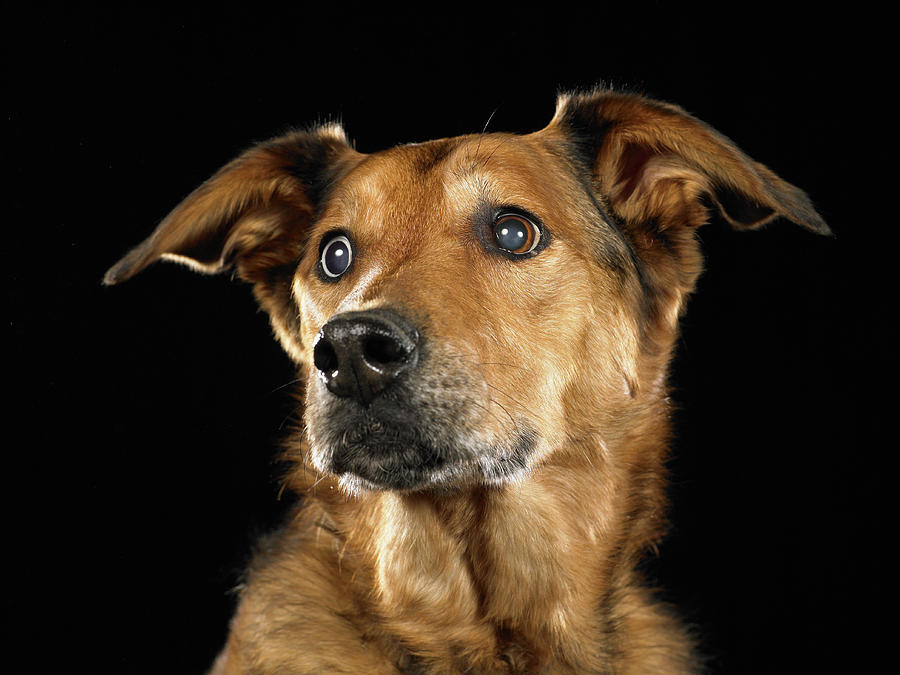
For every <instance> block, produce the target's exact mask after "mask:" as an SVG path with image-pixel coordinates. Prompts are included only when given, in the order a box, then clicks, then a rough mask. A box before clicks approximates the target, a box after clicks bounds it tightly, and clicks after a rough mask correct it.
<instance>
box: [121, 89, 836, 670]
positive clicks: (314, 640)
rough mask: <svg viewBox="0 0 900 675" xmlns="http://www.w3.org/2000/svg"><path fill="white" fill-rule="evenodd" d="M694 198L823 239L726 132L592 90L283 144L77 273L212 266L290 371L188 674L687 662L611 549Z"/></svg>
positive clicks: (680, 638) (630, 494)
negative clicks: (270, 531)
mask: <svg viewBox="0 0 900 675" xmlns="http://www.w3.org/2000/svg"><path fill="white" fill-rule="evenodd" d="M711 212H715V213H717V214H719V215H721V216H722V217H723V218H724V219H725V220H726V221H727V222H728V223H730V224H731V225H732V226H734V227H735V228H738V229H752V228H756V227H759V226H761V225H763V224H764V223H766V222H768V221H770V220H772V219H773V218H775V217H778V216H782V217H784V218H787V219H788V220H791V221H793V222H794V223H797V224H798V225H801V226H803V227H805V228H807V229H809V230H811V231H813V232H817V233H821V234H827V233H828V232H829V230H828V228H827V226H826V225H825V223H824V222H823V221H822V219H821V218H820V217H819V216H818V215H817V214H816V212H815V211H814V210H813V208H812V206H811V205H810V203H809V200H808V199H807V197H806V196H805V195H804V193H803V192H801V191H800V190H798V189H797V188H795V187H793V186H792V185H789V184H788V183H786V182H784V181H783V180H781V179H780V178H778V177H777V176H775V175H774V174H773V173H772V172H771V171H769V170H768V169H767V168H766V167H764V166H762V165H761V164H757V163H756V162H754V161H752V160H751V159H750V158H748V157H747V156H746V155H744V154H743V153H741V151H740V150H738V149H737V148H736V147H735V146H734V145H733V144H732V143H731V142H730V141H729V140H728V139H726V138H724V137H723V136H721V135H720V134H718V133H717V132H715V131H713V130H712V129H710V128H709V127H707V126H705V125H704V124H702V123H701V122H699V121H697V120H696V119H694V118H693V117H691V116H690V115H688V114H686V113H685V112H684V111H682V110H681V109H679V108H677V107H675V106H672V105H668V104H664V103H659V102H656V101H652V100H648V99H645V98H642V97H639V96H636V95H631V94H626V93H618V92H614V91H609V90H596V91H593V92H591V93H587V94H579V95H571V96H562V97H561V98H560V99H559V102H558V106H557V110H556V115H555V116H554V118H553V119H552V121H551V122H550V124H549V125H548V126H547V127H546V128H545V129H543V130H542V131H539V132H537V133H533V134H530V135H527V136H515V135H509V134H482V135H473V136H463V137H459V138H452V139H445V140H439V141H433V142H430V143H423V144H413V145H406V146H401V147H397V148H394V149H391V150H387V151H384V152H379V153H376V154H372V155H362V154H360V153H358V152H356V151H355V150H353V148H352V147H351V146H350V145H349V144H348V142H347V140H346V138H345V136H344V134H343V131H342V130H341V129H340V128H338V127H336V126H326V127H322V128H317V129H315V130H312V131H308V132H298V133H293V134H289V135H287V136H284V137H281V138H276V139H274V140H272V141H270V142H267V143H264V144H261V145H259V146H256V147H254V148H252V149H250V150H248V151H247V152H246V153H244V154H243V155H241V156H240V157H238V158H237V159H236V160H234V161H233V162H231V163H230V164H228V165H227V166H225V167H224V168H223V169H222V170H220V171H219V172H218V173H217V174H216V175H215V176H213V178H211V179H210V180H209V181H208V182H207V183H205V184H204V185H203V186H201V187H200V188H198V189H197V190H196V191H195V192H194V193H193V194H191V195H190V196H189V197H188V198H187V199H186V200H185V201H184V202H183V203H182V204H181V205H179V206H178V207H177V208H176V209H175V210H174V211H173V212H172V213H171V214H170V215H169V216H168V217H167V218H166V219H165V220H164V221H163V222H162V224H161V225H160V226H159V228H158V229H157V230H156V231H155V232H154V233H153V235H152V236H151V237H150V238H149V239H147V240H146V241H145V242H144V243H143V244H141V245H140V246H138V247H137V248H136V249H134V250H133V251H131V252H130V253H129V254H128V255H127V256H125V258H123V259H122V261H121V262H119V263H118V264H117V265H116V266H115V267H113V268H112V269H111V270H110V271H109V272H108V273H107V276H106V279H105V280H106V282H107V283H109V284H112V283H116V282H119V281H122V280H124V279H127V278H129V277H131V276H133V275H134V274H137V273H138V272H140V271H141V270H142V269H144V268H145V267H147V266H148V265H150V264H151V263H153V262H154V261H156V260H158V259H159V258H168V259H174V260H178V261H181V262H185V263H187V264H189V265H190V266H192V267H194V268H195V269H198V270H201V271H204V272H218V271H220V270H223V269H226V268H229V267H232V266H233V267H235V268H236V269H237V273H238V275H239V276H240V277H241V278H242V279H245V280H246V281H249V282H251V283H252V284H253V289H254V293H255V294H256V297H257V299H258V300H259V302H260V304H261V305H262V307H263V308H265V310H266V311H267V312H268V313H269V316H270V317H271V322H272V326H273V328H274V331H275V334H276V336H277V337H278V339H279V340H280V341H281V344H282V345H283V346H284V348H285V349H286V350H287V352H288V354H289V355H290V356H291V358H292V359H293V360H294V361H296V363H297V365H298V367H299V370H300V374H301V376H302V377H303V379H304V381H305V389H304V394H305V395H304V399H305V412H304V418H303V420H304V429H303V431H302V432H301V433H300V434H299V435H298V438H296V440H295V441H294V442H293V443H292V445H291V447H292V454H293V457H294V458H295V459H296V469H295V470H294V471H293V473H292V475H291V479H290V482H291V485H292V487H293V488H294V489H296V490H297V491H299V492H300V493H301V494H302V495H303V496H304V500H303V502H302V505H301V507H300V508H299V509H298V511H297V512H296V513H295V514H294V515H293V517H292V518H291V519H290V520H289V522H288V523H287V524H286V525H285V526H284V528H283V529H282V530H281V531H280V532H278V533H277V534H276V535H274V536H272V537H270V538H269V539H267V540H266V541H265V542H264V543H263V544H262V546H261V547H260V548H261V550H260V552H259V553H258V555H257V556H256V559H255V562H254V563H253V565H252V567H251V569H250V570H249V572H248V575H247V580H246V585H245V586H244V588H243V591H242V596H241V603H240V607H239V609H238V612H237V615H236V616H235V617H234V620H233V625H232V630H231V635H230V637H229V639H228V643H227V645H226V647H225V650H224V651H223V653H222V654H221V656H220V657H219V659H218V661H217V662H216V665H215V667H214V670H215V672H217V673H276V672H277V673H321V672H341V673H397V672H417V673H419V672H421V673H526V672H527V673H611V672H614V673H619V672H622V673H626V672H649V673H673V672H684V671H691V670H693V669H694V668H695V667H696V663H695V661H694V657H693V654H692V643H691V640H690V638H689V636H688V635H687V633H686V631H685V630H684V629H683V628H682V626H681V624H680V623H679V621H678V620H677V619H676V618H675V617H674V616H673V615H672V614H670V612H669V611H668V610H667V609H666V608H665V607H664V606H663V605H662V604H661V603H659V602H657V601H656V600H654V598H653V597H652V594H651V593H650V591H649V590H648V589H647V588H645V586H644V585H643V584H642V580H641V578H640V575H639V574H638V572H637V571H636V566H637V563H638V561H639V560H640V559H641V557H642V555H643V554H644V552H645V551H646V550H647V549H648V548H649V547H652V546H653V545H654V543H655V542H656V541H657V540H658V538H659V537H660V536H661V533H662V531H663V527H664V510H665V495H664V477H665V471H664V462H665V459H666V454H667V441H668V433H669V431H668V429H669V427H668V421H667V418H668V413H669V401H668V399H667V391H666V373H667V364H668V362H669V359H670V356H671V353H672V347H673V343H674V340H675V337H676V332H677V327H678V326H677V324H678V318H679V315H680V314H681V312H682V310H683V309H684V306H685V301H686V299H687V296H688V294H689V293H690V292H691V290H692V289H693V288H694V284H695V281H696V279H697V276H698V274H699V273H700V269H701V255H700V251H699V248H698V244H697V240H696V238H695V235H694V230H695V228H697V227H698V226H700V225H702V224H704V223H705V222H706V221H707V219H708V217H709V216H710V213H711Z"/></svg>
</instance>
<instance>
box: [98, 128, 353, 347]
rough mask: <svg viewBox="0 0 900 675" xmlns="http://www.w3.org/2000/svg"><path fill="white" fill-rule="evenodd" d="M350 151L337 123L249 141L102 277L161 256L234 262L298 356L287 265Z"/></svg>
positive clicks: (207, 267) (209, 267) (109, 278)
mask: <svg viewBox="0 0 900 675" xmlns="http://www.w3.org/2000/svg"><path fill="white" fill-rule="evenodd" d="M358 157H359V155H358V154H357V153H356V152H355V151H354V150H353V149H352V148H351V147H350V146H349V144H348V142H347V139H346V136H345V135H344V132H343V130H342V129H341V128H340V127H337V126H327V127H321V128H319V129H316V130H314V131H309V132H295V133H292V134H288V135H286V136H282V137H280V138H275V139H273V140H271V141H268V142H266V143H262V144H260V145H257V146H254V147H253V148H251V149H249V150H248V151H246V152H245V153H243V154H242V155H240V156H239V157H238V158H236V159H234V160H232V161H231V162H230V163H228V164H227V165H225V166H224V167H223V168H222V169H220V170H219V171H218V172H217V173H216V174H215V175H214V176H213V177H212V178H210V179H209V180H208V181H206V182H205V183H204V184H203V185H201V186H200V187H199V188H197V189H196V190H194V192H192V193H191V194H190V195H188V197H187V198H185V200H184V201H182V202H181V204H179V205H178V206H177V207H175V209H174V210H173V211H172V212H171V213H170V214H169V215H168V216H167V217H166V218H165V219H164V220H163V221H162V222H161V223H160V224H159V226H158V227H157V228H156V230H155V231H154V232H153V234H151V235H150V237H149V238H147V239H146V240H145V241H144V242H143V243H141V244H139V245H138V246H137V247H135V248H134V249H132V250H131V251H130V252H129V253H128V254H127V255H125V257H124V258H122V259H121V260H120V261H119V262H118V263H116V264H115V265H113V267H111V268H110V269H109V271H108V272H107V273H106V276H105V277H104V279H103V282H104V283H105V284H107V285H112V284H116V283H119V282H121V281H125V280H126V279H129V278H131V277H133V276H134V275H135V274H137V273H138V272H140V271H141V270H143V269H145V268H146V267H148V266H149V265H151V264H153V263H154V262H156V261H157V260H159V259H161V258H163V259H166V260H172V261H176V262H180V263H183V264H186V265H188V266H190V267H191V268H193V269H195V270H197V271H199V272H205V273H216V272H221V271H222V270H225V269H229V268H231V267H234V268H236V271H237V274H238V276H240V277H241V278H242V279H244V280H246V281H249V282H251V283H253V285H254V288H253V290H254V294H255V295H256V298H257V300H258V301H259V303H260V305H261V306H262V307H263V308H264V309H265V310H266V311H267V312H268V313H269V317H270V320H271V322H272V327H273V328H274V330H275V333H276V335H277V337H278V339H279V340H280V341H281V343H282V345H283V346H284V348H285V350H286V351H287V352H288V354H290V355H291V357H292V358H294V359H295V360H299V359H300V349H301V348H300V344H299V342H298V341H299V323H298V319H297V311H296V308H294V306H293V302H292V301H291V282H292V278H293V272H294V268H295V267H296V264H297V262H298V260H299V259H300V256H301V254H302V251H303V247H304V245H305V242H306V234H307V231H308V228H309V226H310V225H311V223H312V222H313V220H314V219H315V217H316V215H317V211H318V209H319V206H320V203H321V201H322V199H323V197H324V195H325V194H326V193H327V191H328V188H329V186H330V185H331V184H332V183H333V182H334V181H335V180H337V178H338V177H339V176H340V175H342V173H344V172H345V171H346V170H348V168H349V167H350V166H351V165H352V164H353V163H354V161H355V159H356V158H358Z"/></svg>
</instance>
